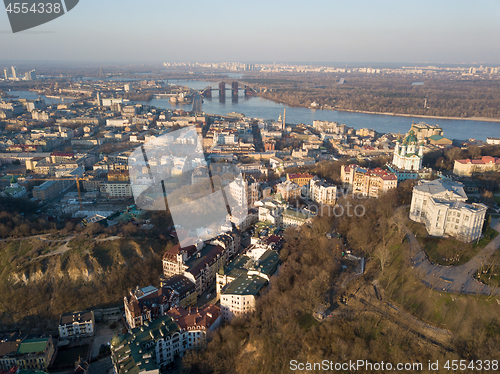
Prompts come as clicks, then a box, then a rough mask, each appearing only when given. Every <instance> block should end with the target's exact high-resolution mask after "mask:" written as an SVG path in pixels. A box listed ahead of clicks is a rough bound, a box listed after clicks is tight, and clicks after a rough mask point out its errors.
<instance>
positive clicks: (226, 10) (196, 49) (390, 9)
mask: <svg viewBox="0 0 500 374" xmlns="http://www.w3.org/2000/svg"><path fill="white" fill-rule="evenodd" d="M0 60H67V61H68V60H69V61H75V60H85V61H123V62H127V61H135V62H139V61H144V62H153V61H156V62H161V61H318V62H320V61H325V62H326V61H359V62H363V61H370V62H445V63H446V62H448V63H462V62H464V63H471V62H486V63H497V64H498V65H500V0H482V1H477V2H474V1H470V0H468V1H462V0H452V1H449V0H430V1H427V0H425V1H422V0H417V1H405V0H397V1H396V0H395V1H388V0H377V1H373V0H348V1H347V0H346V1H342V2H340V1H332V0H323V1H320V0H309V1H293V0H289V1H272V0H265V1H263V0H249V1H240V0H232V1H225V0H223V1H207V0H204V1H198V0H190V1H185V0H177V1H169V0H144V1H131V0H119V1H118V0H100V1H98V0H80V3H79V4H78V5H77V6H76V7H75V8H74V9H73V10H72V11H71V12H69V13H67V14H65V15H64V16H62V17H60V18H58V19H56V20H54V21H52V22H50V23H47V24H45V25H42V26H39V27H37V28H33V29H30V30H27V31H23V32H20V33H17V34H12V32H11V30H10V25H9V23H8V18H7V14H6V13H5V12H3V11H2V12H0Z"/></svg>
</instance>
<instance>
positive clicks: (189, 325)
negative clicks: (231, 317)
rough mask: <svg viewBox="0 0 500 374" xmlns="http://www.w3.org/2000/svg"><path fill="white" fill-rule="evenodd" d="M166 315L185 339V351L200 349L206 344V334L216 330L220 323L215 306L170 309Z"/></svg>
mask: <svg viewBox="0 0 500 374" xmlns="http://www.w3.org/2000/svg"><path fill="white" fill-rule="evenodd" d="M167 314H168V315H169V316H170V317H172V318H173V320H174V322H175V323H176V324H177V325H178V326H179V328H180V331H181V334H182V335H183V337H185V338H187V345H186V349H191V348H201V347H204V346H205V345H206V344H207V334H208V333H209V332H211V331H214V330H216V329H217V328H218V327H219V326H220V323H221V319H222V318H221V310H220V309H219V307H217V306H215V305H205V306H203V307H200V308H195V307H192V308H188V309H185V308H183V307H176V308H172V309H171V310H169V311H168V312H167Z"/></svg>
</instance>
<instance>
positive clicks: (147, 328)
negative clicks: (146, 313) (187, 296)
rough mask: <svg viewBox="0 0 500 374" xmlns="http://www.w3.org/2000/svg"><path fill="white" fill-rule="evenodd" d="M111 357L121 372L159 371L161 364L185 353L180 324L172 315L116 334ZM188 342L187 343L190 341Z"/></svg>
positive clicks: (152, 372)
mask: <svg viewBox="0 0 500 374" xmlns="http://www.w3.org/2000/svg"><path fill="white" fill-rule="evenodd" d="M111 343H112V344H111V358H112V359H113V365H114V367H115V372H116V373H117V374H125V373H128V374H136V373H145V374H157V373H159V369H158V368H159V366H161V365H165V364H168V363H169V362H171V361H173V359H174V356H175V355H176V354H179V353H180V352H183V342H182V341H181V336H180V329H179V326H177V324H176V323H175V322H174V320H173V319H172V318H171V317H169V316H164V317H161V318H158V319H156V320H154V321H153V322H146V323H145V324H144V325H143V326H141V327H139V328H136V329H133V330H129V332H128V333H127V334H125V335H121V336H118V337H114V338H113V339H112V342H111ZM186 344H187V343H186Z"/></svg>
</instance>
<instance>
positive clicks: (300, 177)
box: [286, 173, 314, 187]
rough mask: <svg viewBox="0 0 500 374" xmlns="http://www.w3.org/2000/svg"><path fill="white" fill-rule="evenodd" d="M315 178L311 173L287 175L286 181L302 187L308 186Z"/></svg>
mask: <svg viewBox="0 0 500 374" xmlns="http://www.w3.org/2000/svg"><path fill="white" fill-rule="evenodd" d="M313 178H314V176H313V175H311V174H309V173H296V174H288V173H286V180H287V181H291V182H293V183H296V184H298V185H299V186H300V187H304V186H307V185H308V184H309V182H310V181H311V179H313Z"/></svg>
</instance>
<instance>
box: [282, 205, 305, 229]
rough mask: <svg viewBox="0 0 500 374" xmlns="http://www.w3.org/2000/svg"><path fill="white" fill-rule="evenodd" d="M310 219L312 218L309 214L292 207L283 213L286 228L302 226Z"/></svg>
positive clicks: (283, 224)
mask: <svg viewBox="0 0 500 374" xmlns="http://www.w3.org/2000/svg"><path fill="white" fill-rule="evenodd" d="M310 220H311V219H310V217H309V216H308V215H307V214H304V213H301V212H297V211H295V210H291V209H285V211H284V212H283V215H282V226H283V227H284V228H287V227H297V226H302V225H303V224H304V223H306V222H309V221H310Z"/></svg>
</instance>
